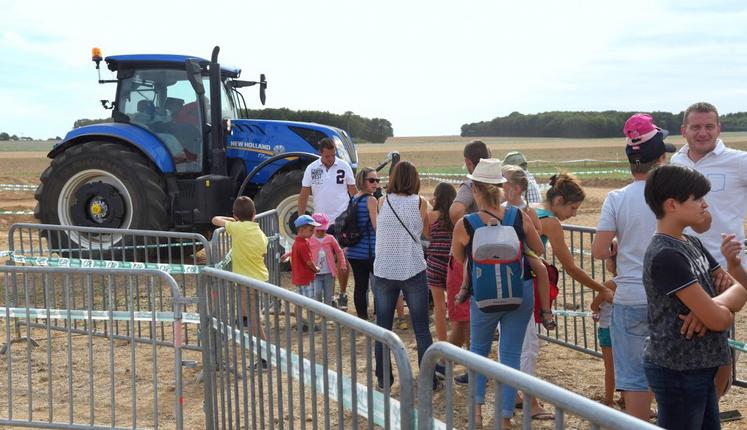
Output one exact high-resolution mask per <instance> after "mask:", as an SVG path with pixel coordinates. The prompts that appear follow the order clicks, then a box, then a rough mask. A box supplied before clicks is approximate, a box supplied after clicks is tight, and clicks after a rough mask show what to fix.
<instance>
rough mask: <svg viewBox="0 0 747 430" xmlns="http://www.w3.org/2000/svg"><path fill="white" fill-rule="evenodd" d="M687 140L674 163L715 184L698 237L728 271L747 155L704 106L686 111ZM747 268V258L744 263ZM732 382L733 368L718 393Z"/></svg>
mask: <svg viewBox="0 0 747 430" xmlns="http://www.w3.org/2000/svg"><path fill="white" fill-rule="evenodd" d="M680 132H681V133H682V136H683V137H684V138H685V139H686V140H687V144H686V145H685V146H683V147H682V148H681V149H680V150H679V151H678V152H677V153H676V154H674V156H672V163H676V164H681V165H684V166H688V167H692V168H693V169H695V170H697V171H699V172H700V173H702V174H703V175H705V177H706V178H708V180H709V181H710V182H711V191H710V192H709V193H708V194H706V196H705V200H706V202H707V203H708V210H709V211H710V213H711V217H712V219H713V220H712V222H711V228H710V229H709V230H707V231H705V232H704V233H701V234H698V233H696V232H693V231H687V233H689V234H695V235H696V236H698V238H699V239H700V240H701V241H702V242H703V245H704V246H705V247H706V249H707V250H708V251H709V252H710V253H711V254H712V255H713V257H714V258H716V260H717V261H718V262H719V263H720V264H721V266H722V267H726V261H725V259H724V256H723V255H722V254H721V234H722V233H734V234H736V235H737V237H736V239H737V240H738V241H740V243H743V242H744V217H745V215H746V214H747V152H744V151H739V150H736V149H731V148H727V147H726V146H725V145H724V142H723V141H722V140H721V139H719V135H720V133H721V123H720V122H719V119H718V111H717V110H716V107H715V106H713V105H712V104H710V103H705V102H700V103H695V104H693V105H691V106H690V107H688V108H687V110H685V115H684V116H683V118H682V127H681V128H680ZM742 264H743V265H745V264H747V258H743V259H742ZM730 381H731V367H730V366H724V367H722V368H720V369H719V372H718V374H717V375H716V392H717V394H718V395H719V396H722V395H723V394H725V393H726V390H727V389H728V385H729V383H730Z"/></svg>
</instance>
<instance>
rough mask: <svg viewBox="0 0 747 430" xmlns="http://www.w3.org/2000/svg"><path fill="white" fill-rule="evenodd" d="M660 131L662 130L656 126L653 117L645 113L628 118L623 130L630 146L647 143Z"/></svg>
mask: <svg viewBox="0 0 747 430" xmlns="http://www.w3.org/2000/svg"><path fill="white" fill-rule="evenodd" d="M659 131H661V130H659V128H658V127H656V125H654V119H653V118H651V115H648V114H645V113H637V114H635V115H633V116H631V117H630V118H628V120H627V121H625V127H624V128H623V133H624V134H625V138H626V139H625V140H626V142H627V143H628V145H639V144H641V143H643V142H646V141H648V140H649V139H651V138H652V137H654V136H655V135H656V133H658V132H659Z"/></svg>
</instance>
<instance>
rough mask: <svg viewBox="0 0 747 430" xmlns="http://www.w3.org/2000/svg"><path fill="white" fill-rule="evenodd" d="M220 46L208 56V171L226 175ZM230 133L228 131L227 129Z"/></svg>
mask: <svg viewBox="0 0 747 430" xmlns="http://www.w3.org/2000/svg"><path fill="white" fill-rule="evenodd" d="M219 52H220V47H218V46H216V47H215V48H213V55H212V56H211V57H210V70H209V73H210V142H211V145H210V159H209V163H210V173H211V174H213V175H220V176H227V175H228V169H227V167H226V147H225V144H224V142H225V140H224V136H223V118H221V112H222V109H221V97H220V90H221V88H220V86H221V76H220V64H218V53H219ZM229 133H230V131H229Z"/></svg>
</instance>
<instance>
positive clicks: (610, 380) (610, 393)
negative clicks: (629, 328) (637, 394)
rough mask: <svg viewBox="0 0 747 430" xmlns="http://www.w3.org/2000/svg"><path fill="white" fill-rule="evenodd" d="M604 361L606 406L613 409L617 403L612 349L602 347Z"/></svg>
mask: <svg viewBox="0 0 747 430" xmlns="http://www.w3.org/2000/svg"><path fill="white" fill-rule="evenodd" d="M602 359H603V360H604V404H605V405H607V406H610V407H612V406H613V405H614V402H615V363H614V361H612V348H610V347H608V346H603V347H602Z"/></svg>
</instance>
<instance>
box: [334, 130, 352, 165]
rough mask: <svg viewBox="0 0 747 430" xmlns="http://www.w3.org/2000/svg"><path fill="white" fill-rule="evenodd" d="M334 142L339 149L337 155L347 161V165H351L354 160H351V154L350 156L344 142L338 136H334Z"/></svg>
mask: <svg viewBox="0 0 747 430" xmlns="http://www.w3.org/2000/svg"><path fill="white" fill-rule="evenodd" d="M332 140H334V142H335V146H336V147H337V155H338V156H339V157H340V158H342V159H343V160H345V162H346V163H348V164H351V163H352V162H353V160H351V159H350V154H348V150H347V149H345V145H344V144H343V143H342V140H340V138H339V137H338V136H333V137H332Z"/></svg>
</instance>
